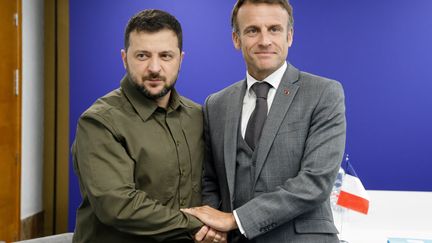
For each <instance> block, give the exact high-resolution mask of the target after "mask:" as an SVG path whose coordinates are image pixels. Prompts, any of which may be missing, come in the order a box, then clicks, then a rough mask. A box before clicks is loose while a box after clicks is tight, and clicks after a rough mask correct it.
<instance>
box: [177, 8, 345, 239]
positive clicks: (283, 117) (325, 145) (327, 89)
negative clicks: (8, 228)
mask: <svg viewBox="0 0 432 243" xmlns="http://www.w3.org/2000/svg"><path fill="white" fill-rule="evenodd" d="M232 27H233V34H232V37H233V42H234V45H235V47H236V48H237V49H239V50H241V51H242V54H243V57H244V59H245V62H246V65H247V75H246V79H245V80H242V81H240V82H237V83H235V84H233V85H231V86H229V87H227V88H225V89H224V90H222V91H220V92H218V93H216V94H213V95H210V96H209V97H208V98H207V100H206V103H205V106H204V120H205V139H206V161H205V170H204V177H203V193H202V195H203V202H204V203H205V204H207V205H209V206H203V207H197V208H191V209H186V210H184V211H185V212H187V213H190V214H192V215H194V216H197V217H198V218H199V219H200V220H201V221H203V222H204V223H205V224H207V225H208V226H210V227H212V228H214V229H216V230H219V231H231V232H230V234H229V241H230V242H263V243H269V242H270V243H271V242H278V243H280V242H339V240H338V237H337V230H336V228H335V226H334V224H333V217H332V213H331V209H330V203H329V195H330V191H331V189H332V185H333V182H334V180H335V177H336V174H337V172H338V170H339V166H340V162H341V160H342V155H343V151H344V147H345V133H346V132H345V131H346V123H345V106H344V94H343V89H342V87H341V85H340V84H339V83H338V82H336V81H334V80H330V79H326V78H323V77H319V76H315V75H312V74H309V73H306V72H302V71H299V70H298V69H297V68H295V67H294V66H292V65H291V64H289V63H287V62H286V58H287V56H288V49H289V47H290V46H291V43H292V39H293V18H292V8H291V6H290V4H289V3H288V2H287V0H238V1H237V3H236V5H235V6H234V9H233V12H232ZM202 234H205V232H203V230H202V231H200V232H198V236H199V235H202ZM201 237H202V236H199V237H197V238H201ZM217 241H218V238H217V237H215V240H214V242H217Z"/></svg>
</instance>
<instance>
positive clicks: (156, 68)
mask: <svg viewBox="0 0 432 243" xmlns="http://www.w3.org/2000/svg"><path fill="white" fill-rule="evenodd" d="M148 69H149V71H150V72H152V73H159V72H160V70H161V65H160V62H159V60H158V59H157V58H151V59H150V62H149V66H148Z"/></svg>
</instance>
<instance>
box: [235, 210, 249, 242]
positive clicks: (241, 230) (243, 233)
mask: <svg viewBox="0 0 432 243" xmlns="http://www.w3.org/2000/svg"><path fill="white" fill-rule="evenodd" d="M233 214H234V218H235V221H236V223H237V226H238V228H239V230H240V233H241V234H242V235H244V237H246V238H247V236H246V232H245V230H244V229H243V226H242V224H241V222H240V219H239V217H238V216H237V212H236V210H234V211H233Z"/></svg>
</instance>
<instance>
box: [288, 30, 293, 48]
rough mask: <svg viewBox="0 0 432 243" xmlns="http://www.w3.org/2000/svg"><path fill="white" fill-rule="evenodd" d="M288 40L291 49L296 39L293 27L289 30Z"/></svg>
mask: <svg viewBox="0 0 432 243" xmlns="http://www.w3.org/2000/svg"><path fill="white" fill-rule="evenodd" d="M287 38H288V40H287V41H288V47H291V45H292V42H293V38H294V29H293V28H292V27H291V28H290V29H289V30H288V36H287Z"/></svg>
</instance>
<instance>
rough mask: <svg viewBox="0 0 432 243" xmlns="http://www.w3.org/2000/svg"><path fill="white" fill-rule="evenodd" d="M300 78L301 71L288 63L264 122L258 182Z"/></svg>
mask: <svg viewBox="0 0 432 243" xmlns="http://www.w3.org/2000/svg"><path fill="white" fill-rule="evenodd" d="M298 79H299V71H298V69H296V68H295V67H293V66H292V65H290V64H288V67H287V69H286V71H285V73H284V76H283V77H282V80H281V82H280V84H279V87H278V89H277V90H276V94H275V98H274V100H273V103H272V106H271V108H270V111H269V114H268V116H267V120H266V123H265V124H264V127H263V131H262V133H261V138H260V141H259V146H258V151H257V160H256V170H255V182H254V183H256V182H257V180H258V178H259V175H260V173H261V170H262V168H263V166H264V163H265V162H266V158H267V155H268V153H269V151H270V148H271V146H272V144H273V142H274V139H275V138H276V134H277V132H278V130H279V127H280V125H281V123H282V121H283V120H284V118H285V115H286V113H287V112H288V109H289V107H290V106H291V103H292V101H293V99H294V96H295V95H296V93H297V90H298V88H299V87H298V86H297V85H296V84H294V83H295V82H296V81H297V80H298Z"/></svg>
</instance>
